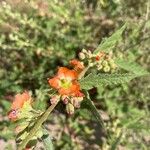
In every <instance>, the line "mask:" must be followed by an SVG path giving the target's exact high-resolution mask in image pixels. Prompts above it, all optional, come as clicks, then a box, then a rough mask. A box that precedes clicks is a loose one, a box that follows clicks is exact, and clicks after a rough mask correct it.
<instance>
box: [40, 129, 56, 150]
mask: <svg viewBox="0 0 150 150" xmlns="http://www.w3.org/2000/svg"><path fill="white" fill-rule="evenodd" d="M42 140H43V143H44V146H45V150H54V147H53V143H52V138H51V136H50V135H49V133H48V131H47V130H46V129H45V130H44V135H43V137H42Z"/></svg>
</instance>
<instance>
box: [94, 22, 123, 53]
mask: <svg viewBox="0 0 150 150" xmlns="http://www.w3.org/2000/svg"><path fill="white" fill-rule="evenodd" d="M125 28H126V24H124V25H123V26H122V27H121V28H120V29H119V30H117V31H116V32H115V33H113V34H112V35H111V36H110V37H109V38H106V39H105V40H103V41H102V43H101V44H100V45H99V46H98V47H97V49H96V50H95V51H94V53H95V54H96V53H98V52H100V51H103V52H109V51H110V50H112V48H113V47H114V46H115V45H116V43H117V42H119V41H120V40H121V39H122V33H123V31H124V30H125Z"/></svg>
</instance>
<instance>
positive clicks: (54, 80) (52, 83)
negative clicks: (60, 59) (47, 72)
mask: <svg viewBox="0 0 150 150" xmlns="http://www.w3.org/2000/svg"><path fill="white" fill-rule="evenodd" d="M48 83H49V84H50V86H51V87H53V88H55V89H59V87H60V80H59V78H57V77H54V78H52V79H49V80H48Z"/></svg>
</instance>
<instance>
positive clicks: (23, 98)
mask: <svg viewBox="0 0 150 150" xmlns="http://www.w3.org/2000/svg"><path fill="white" fill-rule="evenodd" d="M27 101H28V102H29V103H30V102H31V97H30V94H29V92H27V91H25V92H23V93H22V94H17V95H16V96H15V99H14V101H13V103H12V106H11V111H10V112H9V113H8V118H9V119H10V120H12V121H16V120H17V118H18V113H19V109H21V108H22V107H23V105H24V103H25V102H27Z"/></svg>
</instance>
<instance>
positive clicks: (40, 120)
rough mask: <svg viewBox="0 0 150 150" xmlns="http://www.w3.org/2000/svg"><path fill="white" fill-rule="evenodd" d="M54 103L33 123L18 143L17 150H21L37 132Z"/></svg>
mask: <svg viewBox="0 0 150 150" xmlns="http://www.w3.org/2000/svg"><path fill="white" fill-rule="evenodd" d="M57 104H58V102H57V103H56V104H53V105H51V106H50V107H49V108H48V109H47V110H46V111H45V112H44V113H43V115H42V116H41V117H40V119H39V120H37V122H36V123H35V124H34V127H33V128H32V129H31V130H30V132H29V134H28V136H27V137H26V138H25V139H24V140H23V141H22V143H21V144H20V145H19V147H18V150H23V149H24V148H25V146H26V145H27V144H28V142H29V141H30V140H31V139H32V137H33V136H34V135H35V134H36V133H37V131H38V130H39V128H40V127H41V125H42V124H43V122H45V121H46V119H47V118H48V116H49V114H50V113H51V112H52V111H53V109H54V108H55V107H56V105H57Z"/></svg>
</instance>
